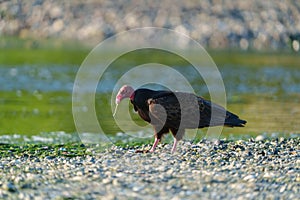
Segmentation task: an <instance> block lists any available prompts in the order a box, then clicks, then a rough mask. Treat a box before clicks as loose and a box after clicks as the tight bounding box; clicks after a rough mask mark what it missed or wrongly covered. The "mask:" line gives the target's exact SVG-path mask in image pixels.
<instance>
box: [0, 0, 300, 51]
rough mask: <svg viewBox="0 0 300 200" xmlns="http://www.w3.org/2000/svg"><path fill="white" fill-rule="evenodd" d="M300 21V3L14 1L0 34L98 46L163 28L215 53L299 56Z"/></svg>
mask: <svg viewBox="0 0 300 200" xmlns="http://www.w3.org/2000/svg"><path fill="white" fill-rule="evenodd" d="M299 16H300V3H299V1H280V0H265V1H260V0H250V1H238V0H227V1H209V0H201V1H192V0H189V1H169V0H165V1H148V0H146V1H133V0H127V1H107V0H101V1H97V0H74V1H66V0H62V1H43V0H26V1H18V0H12V1H0V19H1V21H0V35H4V36H5V35H10V36H11V35H13V36H17V37H20V38H40V39H43V38H44V39H46V38H61V39H69V40H79V41H81V42H82V43H85V44H89V45H91V46H94V45H96V44H97V43H99V42H101V41H102V40H104V39H106V38H109V37H111V36H113V35H115V34H118V33H120V32H122V31H126V30H129V29H134V28H141V27H160V28H167V29H171V30H175V31H177V32H180V33H183V34H185V35H187V36H189V37H191V38H193V39H194V40H196V41H198V42H199V43H200V44H201V45H202V46H204V47H207V48H212V49H224V48H237V49H242V50H248V49H254V50H283V49H286V50H288V49H294V50H295V51H299V41H300V23H299ZM0 45H2V46H5V44H0ZM33 45H34V44H33Z"/></svg>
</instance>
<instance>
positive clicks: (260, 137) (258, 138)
mask: <svg viewBox="0 0 300 200" xmlns="http://www.w3.org/2000/svg"><path fill="white" fill-rule="evenodd" d="M264 139H265V136H263V135H258V136H256V138H255V141H256V142H258V141H263V140H264Z"/></svg>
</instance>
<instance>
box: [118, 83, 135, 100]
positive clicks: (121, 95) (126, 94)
mask: <svg viewBox="0 0 300 200" xmlns="http://www.w3.org/2000/svg"><path fill="white" fill-rule="evenodd" d="M133 93H134V89H133V88H132V87H131V86H129V85H124V86H122V87H121V89H120V90H119V92H118V94H117V96H116V104H119V103H120V102H121V101H122V100H123V99H125V98H132V96H133Z"/></svg>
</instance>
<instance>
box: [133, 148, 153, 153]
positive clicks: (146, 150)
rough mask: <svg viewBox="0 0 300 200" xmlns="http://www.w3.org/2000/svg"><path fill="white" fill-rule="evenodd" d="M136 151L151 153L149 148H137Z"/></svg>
mask: <svg viewBox="0 0 300 200" xmlns="http://www.w3.org/2000/svg"><path fill="white" fill-rule="evenodd" d="M135 153H151V151H150V150H148V149H137V150H135Z"/></svg>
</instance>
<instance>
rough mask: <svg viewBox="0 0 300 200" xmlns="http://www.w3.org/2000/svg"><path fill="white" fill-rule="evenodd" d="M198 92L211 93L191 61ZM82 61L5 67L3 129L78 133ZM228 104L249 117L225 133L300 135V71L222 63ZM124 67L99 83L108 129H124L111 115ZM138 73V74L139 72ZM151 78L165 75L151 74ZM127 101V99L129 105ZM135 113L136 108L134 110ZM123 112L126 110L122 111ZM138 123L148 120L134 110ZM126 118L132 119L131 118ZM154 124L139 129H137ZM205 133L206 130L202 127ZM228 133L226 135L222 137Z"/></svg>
mask: <svg viewBox="0 0 300 200" xmlns="http://www.w3.org/2000/svg"><path fill="white" fill-rule="evenodd" d="M175 68H181V70H183V71H184V70H186V74H187V75H190V76H189V77H188V79H189V81H190V83H192V85H193V86H194V88H195V91H196V93H197V94H199V95H201V96H204V97H209V93H208V91H207V88H206V86H205V84H204V82H203V80H202V79H199V78H197V77H196V78H195V76H194V75H193V74H192V73H189V69H188V68H187V67H185V66H176V67H175ZM77 70H78V66H72V65H44V66H35V65H19V66H13V67H10V66H0V74H1V77H0V94H1V96H0V134H2V135H7V134H21V135H28V136H29V135H34V134H40V133H42V132H52V131H65V132H67V133H74V132H76V128H75V125H74V121H73V116H72V89H73V83H74V79H75V76H76V73H77ZM219 70H220V73H221V75H222V78H223V81H224V84H225V89H226V95H227V108H228V109H229V110H231V111H233V112H234V113H237V114H238V115H239V116H240V117H241V118H243V119H246V120H247V121H248V123H247V126H246V127H245V128H234V129H231V128H224V129H223V136H224V137H227V136H232V135H236V136H244V135H248V136H249V135H257V134H270V135H271V134H273V135H274V134H275V135H276V134H298V133H299V132H300V131H299V130H300V125H299V119H300V106H299V101H300V95H299V94H300V70H299V69H298V68H295V67H281V66H261V67H248V66H236V65H225V66H219ZM120 73H122V70H120V69H118V68H116V70H113V71H110V72H109V73H107V74H106V77H104V78H103V80H104V81H103V83H104V84H102V85H101V86H99V87H98V88H97V94H96V108H97V117H98V120H99V121H100V124H101V126H103V127H104V128H103V130H104V131H105V133H109V134H115V133H117V132H120V131H121V130H120V129H119V128H118V126H117V125H116V124H115V122H114V120H113V118H112V116H111V108H110V102H111V99H110V97H111V93H112V89H113V86H112V84H113V83H116V81H117V78H118V77H120ZM137 75H138V74H134V75H133V76H137ZM147 76H148V78H149V79H151V76H153V79H155V78H156V79H157V78H158V76H159V74H155V73H147ZM124 106H127V103H126V104H123V107H124ZM130 112H131V111H130ZM118 115H119V117H120V116H122V113H118ZM131 115H132V118H133V119H134V120H135V123H137V124H140V125H145V124H144V123H143V122H141V121H140V120H139V117H138V116H137V115H136V114H135V113H133V112H132V114H131ZM125 123H126V122H125ZM141 130H142V131H144V132H145V134H146V135H147V134H148V135H149V133H150V135H151V130H149V129H148V128H143V127H139V130H135V129H134V128H133V130H132V132H133V133H132V134H134V133H135V132H136V133H137V132H138V131H141ZM199 132H200V134H203V133H204V132H205V129H204V130H200V131H199ZM221 137H222V136H221Z"/></svg>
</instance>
